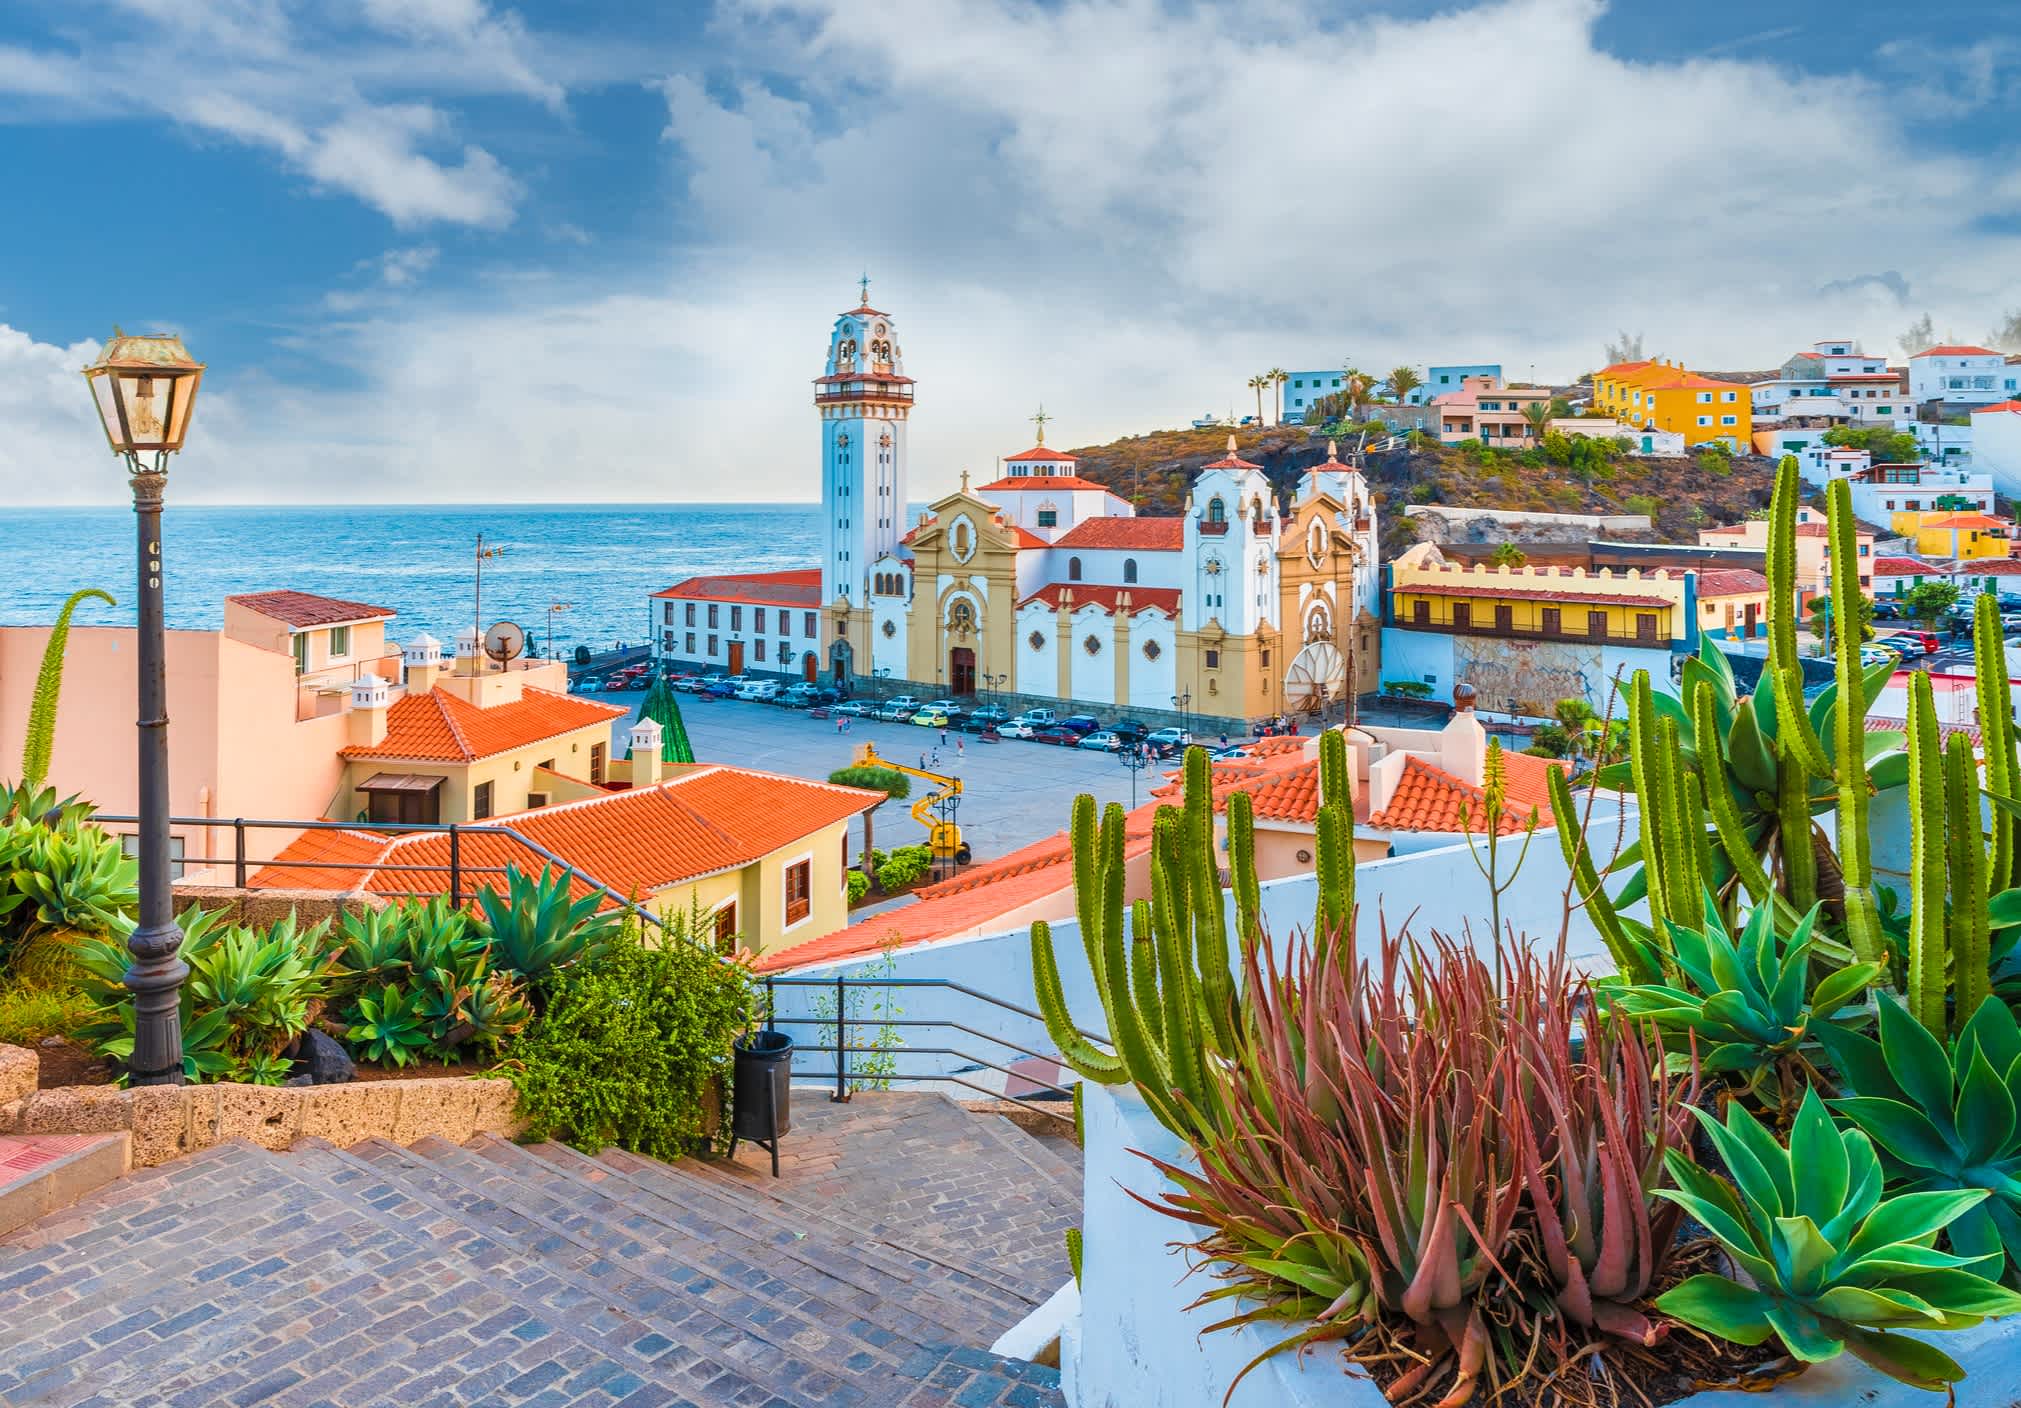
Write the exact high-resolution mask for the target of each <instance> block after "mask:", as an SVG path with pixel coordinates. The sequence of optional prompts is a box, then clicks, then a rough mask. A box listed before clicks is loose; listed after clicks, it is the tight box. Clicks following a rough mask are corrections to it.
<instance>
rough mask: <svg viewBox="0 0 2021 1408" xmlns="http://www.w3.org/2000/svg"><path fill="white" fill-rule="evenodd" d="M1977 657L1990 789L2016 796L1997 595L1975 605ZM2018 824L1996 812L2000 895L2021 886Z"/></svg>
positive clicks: (1994, 858)
mask: <svg viewBox="0 0 2021 1408" xmlns="http://www.w3.org/2000/svg"><path fill="white" fill-rule="evenodd" d="M1972 655H1973V661H1974V665H1975V668H1976V673H1977V676H1978V679H1977V685H1978V694H1979V744H1980V751H1981V752H1983V753H1984V754H1985V757H1986V790H1987V791H1988V792H1991V793H1992V794H1993V795H1994V796H1996V797H2012V796H2014V795H2015V793H2016V789H2017V788H2021V759H2017V758H2016V756H2015V743H2014V700H2013V685H2012V684H2010V683H2009V682H2008V677H2007V651H2006V643H2005V642H2004V641H2003V640H2002V639H2001V635H2000V603H1999V601H1998V600H1997V599H1996V598H1995V597H1994V596H1993V594H1992V593H1991V592H1988V593H1986V594H1985V595H1983V596H1981V597H1980V598H1979V600H1978V603H1977V604H1976V605H1975V606H1974V607H1973V616H1972ZM2016 826H2017V823H2016V820H2015V818H2014V816H2013V814H2012V813H2010V812H2008V811H2007V809H2006V808H2004V807H1995V808H1994V809H1993V850H1992V854H1991V855H1990V856H1989V857H1988V858H1987V865H1986V890H1987V893H1989V894H1997V893H1998V892H1999V891H2001V890H2005V889H2007V888H2009V887H2010V886H2012V885H2014V884H2016V883H2017V882H2021V871H2017V870H2016V865H2017V863H2021V857H2017V856H2016V854H2015V840H2016Z"/></svg>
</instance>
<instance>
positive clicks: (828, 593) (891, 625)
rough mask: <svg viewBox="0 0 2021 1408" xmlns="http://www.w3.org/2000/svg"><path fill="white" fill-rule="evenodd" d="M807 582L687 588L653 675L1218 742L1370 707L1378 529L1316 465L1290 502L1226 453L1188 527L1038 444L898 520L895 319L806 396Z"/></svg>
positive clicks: (900, 429)
mask: <svg viewBox="0 0 2021 1408" xmlns="http://www.w3.org/2000/svg"><path fill="white" fill-rule="evenodd" d="M814 386H815V394H814V403H815V409H816V411H817V413H818V415H819V420H820V425H821V462H822V471H821V472H822V509H823V519H824V526H823V534H824V541H823V551H822V561H821V563H820V565H819V566H818V567H813V568H800V569H794V570H788V571H772V572H763V573H751V574H737V575H729V576H713V577H704V578H691V579H689V580H687V581H684V582H681V583H677V584H676V585H674V586H672V587H669V588H667V589H666V590H664V591H661V592H658V593H656V594H655V596H654V599H653V602H652V606H653V620H654V646H655V653H656V654H657V655H658V657H659V658H660V659H661V660H662V661H664V662H665V663H666V664H667V665H668V666H669V667H672V668H689V669H699V670H704V671H713V670H722V671H727V672H728V673H731V674H770V675H777V676H783V677H789V678H795V679H804V680H820V681H822V682H825V683H832V684H834V685H836V686H837V687H839V688H842V689H845V690H847V689H851V688H855V687H857V686H858V685H859V683H860V682H861V683H868V682H869V681H872V680H874V681H875V682H876V684H877V685H878V687H879V688H880V690H881V691H882V690H885V689H887V688H896V687H903V688H904V689H905V690H907V691H909V692H911V693H914V694H918V695H923V696H927V697H931V698H935V699H940V698H948V697H956V698H960V697H968V696H980V695H989V696H991V697H996V698H1006V699H1008V698H1013V697H1015V698H1017V699H1019V700H1033V701H1058V702H1060V703H1065V704H1071V705H1076V706H1092V707H1094V708H1096V709H1099V710H1104V711H1118V712H1123V711H1127V712H1129V713H1131V714H1134V715H1136V716H1139V717H1143V716H1148V715H1164V714H1177V715H1180V716H1182V717H1186V718H1189V719H1199V720H1202V721H1203V722H1206V721H1218V722H1220V723H1221V724H1223V725H1231V724H1232V725H1235V726H1237V727H1240V728H1241V729H1242V731H1243V732H1246V731H1247V728H1246V725H1247V724H1248V723H1249V722H1251V721H1255V720H1260V719H1269V718H1273V717H1275V716H1276V715H1278V714H1295V713H1309V712H1315V711H1317V710H1318V709H1320V708H1321V707H1323V706H1325V705H1329V704H1330V705H1333V706H1334V707H1338V706H1339V702H1340V700H1341V699H1342V697H1343V695H1344V694H1345V693H1346V692H1347V691H1348V690H1349V689H1350V688H1351V689H1353V690H1355V691H1356V692H1359V691H1362V690H1365V689H1369V688H1372V687H1373V685H1374V681H1375V678H1376V649H1377V642H1378V640H1379V629H1378V602H1377V579H1378V565H1377V561H1376V540H1377V539H1376V521H1375V508H1374V504H1373V502H1372V500H1371V499H1370V497H1369V492H1368V486H1367V483H1366V482H1365V481H1364V479H1363V477H1362V475H1361V474H1360V472H1359V471H1357V470H1355V469H1354V468H1352V467H1350V466H1348V465H1345V464H1342V463H1340V462H1339V460H1338V459H1337V458H1335V457H1334V456H1333V454H1332V453H1331V451H1329V455H1328V459H1327V462H1326V463H1325V464H1323V465H1319V466H1316V467H1315V468H1313V469H1311V470H1308V471H1307V472H1306V473H1305V474H1304V475H1303V476H1301V477H1300V479H1299V482H1298V486H1297V491H1296V493H1295V495H1294V496H1293V498H1292V500H1291V501H1290V502H1289V503H1288V504H1282V503H1280V502H1279V501H1278V499H1277V496H1276V494H1275V492H1274V491H1273V490H1272V488H1271V485H1270V482H1269V480H1268V478H1267V477H1266V476H1265V474H1264V472H1263V470H1262V469H1261V468H1260V467H1259V466H1257V465H1254V464H1251V463H1249V462H1248V461H1246V460H1244V459H1242V458H1241V457H1240V456H1239V455H1238V454H1237V453H1236V450H1235V442H1234V439H1233V437H1232V436H1231V437H1230V439H1229V445H1228V453H1227V455H1226V456H1225V457H1223V458H1222V459H1219V460H1216V461H1214V462H1213V463H1211V464H1208V465H1206V466H1204V467H1203V468H1202V469H1201V470H1200V471H1199V474H1198V476H1197V477H1196V478H1195V480H1194V482H1193V486H1192V491H1191V493H1190V495H1189V497H1188V499H1187V503H1186V507H1185V510H1184V512H1182V513H1180V514H1178V515H1174V516H1157V517H1153V516H1148V515H1140V514H1138V513H1137V512H1136V509H1135V507H1134V506H1133V505H1132V504H1131V503H1130V502H1129V501H1128V500H1127V499H1124V498H1122V497H1120V496H1118V495H1117V494H1115V493H1114V492H1113V491H1111V490H1110V489H1108V488H1107V487H1106V486H1104V485H1102V484H1099V483H1096V482H1094V481H1092V480H1089V479H1085V478H1083V477H1081V475H1080V473H1079V463H1078V461H1077V460H1076V459H1075V457H1074V456H1072V455H1070V454H1066V453H1063V452H1061V451H1059V450H1057V449H1053V448H1051V447H1049V446H1047V445H1046V443H1045V419H1046V418H1045V416H1044V414H1043V412H1042V413H1041V414H1040V415H1039V416H1037V417H1035V418H1034V419H1035V420H1037V422H1038V424H1039V434H1038V443H1037V444H1035V445H1033V446H1032V447H1031V448H1030V449H1027V450H1025V451H1023V452H1022V453H1020V454H1015V455H1010V456H1007V457H1006V458H1005V459H1004V460H1003V462H1002V465H1003V468H1002V471H1001V473H1000V475H999V477H998V478H996V479H994V480H992V481H990V482H989V483H985V484H974V485H972V484H971V483H970V482H969V476H968V475H967V474H966V473H964V474H963V476H962V482H961V487H960V488H958V489H957V490H955V491H954V492H953V493H951V494H948V495H946V496H945V497H943V498H941V499H939V500H937V501H936V502H934V503H933V504H931V505H930V506H929V507H928V508H926V509H925V510H924V511H922V512H920V513H919V514H918V515H917V516H916V517H915V518H913V519H912V520H911V521H909V522H908V521H907V517H908V510H907V498H906V482H907V480H906V452H905V444H906V427H907V422H908V421H909V419H910V417H911V413H912V408H913V390H914V382H913V380H912V378H910V377H908V376H906V375H905V371H904V360H903V355H902V352H901V350H900V347H899V343H898V334H897V329H896V326H895V323H894V321H893V319H892V318H891V316H890V315H889V314H887V313H884V312H881V311H879V310H878V309H875V308H872V307H871V306H870V304H869V299H868V297H867V294H866V296H865V298H864V300H863V301H862V303H861V304H860V305H859V306H858V307H856V308H853V309H851V310H849V311H848V312H845V313H843V314H841V315H839V316H838V317H837V318H836V320H835V323H834V326H833V327H832V328H831V330H830V334H829V343H828V355H827V360H826V364H825V366H824V368H823V372H822V375H821V376H820V377H819V378H818V379H817V380H816V381H815V383H814Z"/></svg>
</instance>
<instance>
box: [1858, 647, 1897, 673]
mask: <svg viewBox="0 0 2021 1408" xmlns="http://www.w3.org/2000/svg"><path fill="white" fill-rule="evenodd" d="M1901 658H1902V657H1901V653H1900V652H1899V651H1895V650H1890V649H1889V648H1888V647H1887V646H1885V645H1880V644H1873V645H1863V646H1861V647H1860V664H1862V665H1864V666H1867V667H1868V668H1872V667H1873V666H1875V665H1880V664H1883V663H1886V662H1890V661H1899V660H1900V659H1901Z"/></svg>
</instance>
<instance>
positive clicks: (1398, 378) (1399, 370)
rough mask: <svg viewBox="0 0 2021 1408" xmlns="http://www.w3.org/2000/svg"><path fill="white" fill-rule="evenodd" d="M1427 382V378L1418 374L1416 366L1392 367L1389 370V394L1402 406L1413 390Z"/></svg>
mask: <svg viewBox="0 0 2021 1408" xmlns="http://www.w3.org/2000/svg"><path fill="white" fill-rule="evenodd" d="M1424 384H1425V379H1424V378H1423V377H1421V376H1419V375H1418V374H1417V368H1415V367H1391V368H1390V372H1389V394H1390V395H1391V396H1393V397H1395V398H1396V403H1397V404H1398V405H1399V406H1401V405H1402V404H1404V400H1405V398H1406V397H1408V396H1409V395H1410V394H1411V392H1413V391H1415V390H1417V389H1418V388H1419V387H1420V386H1423V385H1424Z"/></svg>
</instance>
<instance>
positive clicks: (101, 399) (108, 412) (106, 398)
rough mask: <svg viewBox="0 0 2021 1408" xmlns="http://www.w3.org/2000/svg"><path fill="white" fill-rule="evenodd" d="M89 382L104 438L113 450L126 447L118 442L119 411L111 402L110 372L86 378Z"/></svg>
mask: <svg viewBox="0 0 2021 1408" xmlns="http://www.w3.org/2000/svg"><path fill="white" fill-rule="evenodd" d="M88 380H89V381H90V383H91V399H92V400H93V401H94V402H95V403H96V404H97V406H98V419H99V422H100V423H101V424H102V425H103V426H104V427H105V438H106V441H107V443H108V444H110V445H111V446H112V448H113V449H114V450H123V449H125V448H126V447H125V446H124V445H122V444H120V438H119V411H118V410H117V409H116V408H115V407H114V406H113V403H112V390H113V388H112V377H111V375H110V374H105V375H101V376H94V377H90V378H88Z"/></svg>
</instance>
